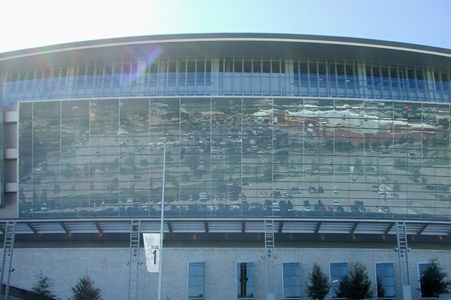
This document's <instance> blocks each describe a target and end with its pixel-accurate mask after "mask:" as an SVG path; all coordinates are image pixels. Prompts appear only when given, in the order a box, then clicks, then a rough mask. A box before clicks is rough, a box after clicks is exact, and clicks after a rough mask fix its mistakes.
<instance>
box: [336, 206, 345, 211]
mask: <svg viewBox="0 0 451 300" xmlns="http://www.w3.org/2000/svg"><path fill="white" fill-rule="evenodd" d="M335 209H336V210H337V211H338V212H344V211H345V210H344V209H343V206H341V205H337V206H335Z"/></svg>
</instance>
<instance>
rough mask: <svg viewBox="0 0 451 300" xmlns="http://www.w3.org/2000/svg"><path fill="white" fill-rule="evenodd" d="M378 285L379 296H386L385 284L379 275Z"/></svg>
mask: <svg viewBox="0 0 451 300" xmlns="http://www.w3.org/2000/svg"><path fill="white" fill-rule="evenodd" d="M376 285H377V297H378V298H385V295H386V294H387V293H386V292H385V288H384V284H383V283H382V278H380V277H379V276H378V277H377V281H376Z"/></svg>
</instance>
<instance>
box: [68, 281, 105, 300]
mask: <svg viewBox="0 0 451 300" xmlns="http://www.w3.org/2000/svg"><path fill="white" fill-rule="evenodd" d="M71 290H72V297H71V298H69V300H102V296H101V291H100V289H98V288H96V287H94V281H93V280H92V279H91V278H89V276H84V277H81V278H80V279H79V280H78V282H77V285H76V286H75V287H71Z"/></svg>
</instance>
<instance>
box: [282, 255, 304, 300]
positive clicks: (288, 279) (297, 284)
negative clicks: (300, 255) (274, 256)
mask: <svg viewBox="0 0 451 300" xmlns="http://www.w3.org/2000/svg"><path fill="white" fill-rule="evenodd" d="M300 273H301V272H300V264H299V263H298V262H294V263H283V298H284V299H299V298H301V275H300Z"/></svg>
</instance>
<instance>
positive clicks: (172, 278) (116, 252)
mask: <svg viewBox="0 0 451 300" xmlns="http://www.w3.org/2000/svg"><path fill="white" fill-rule="evenodd" d="M275 254H276V260H275V278H276V286H275V290H276V299H281V298H282V292H281V290H282V289H281V285H282V272H281V270H282V263H283V262H294V261H299V262H300V263H301V288H302V292H303V293H304V292H305V284H304V282H305V281H306V278H307V276H308V273H309V272H310V271H311V267H312V265H313V264H314V263H315V262H316V263H318V264H319V265H320V266H321V267H322V268H323V271H324V272H325V273H326V274H329V263H330V262H348V263H352V262H356V261H359V262H361V263H363V264H364V265H365V266H366V267H367V269H368V273H369V276H370V279H371V280H372V281H373V283H374V282H375V271H374V263H375V262H394V265H395V272H396V279H395V280H396V284H397V296H398V297H397V299H401V286H400V277H399V266H398V257H397V253H396V252H394V251H393V248H384V249H380V248H379V249H378V248H368V247H361V248H358V247H357V248H344V247H341V248H336V247H330V248H329V247H328V248H315V247H308V248H295V247H289V248H288V247H287V248H280V247H279V248H276V252H275ZM449 254H450V253H449V251H448V250H431V249H423V250H416V249H412V250H411V251H410V254H409V256H410V276H411V281H412V295H413V299H419V292H418V291H417V288H418V267H417V264H418V263H421V262H427V261H428V260H429V259H430V258H437V259H438V262H439V263H440V264H441V266H442V267H444V269H445V271H446V272H447V273H448V274H450V273H451V255H449ZM264 255H265V253H264V249H263V247H251V248H243V247H237V246H231V247H205V246H204V247H196V246H191V247H167V248H165V249H164V256H163V281H162V298H163V299H170V300H182V299H187V276H188V263H189V262H196V261H204V262H205V299H214V300H230V299H236V263H237V262H253V263H254V299H265V261H264V259H262V258H261V257H262V256H264ZM128 261H129V249H128V248H127V247H124V248H118V247H105V248H103V247H102V248H92V247H89V248H84V247H81V248H80V247H77V248H72V247H65V248H58V245H54V246H51V247H48V248H16V249H15V250H14V256H13V268H14V269H15V271H14V272H13V273H12V274H11V285H17V286H20V287H23V288H31V286H32V284H33V282H34V281H35V280H36V275H38V274H39V272H40V271H42V272H43V274H45V275H48V276H50V277H51V278H53V279H54V281H55V292H56V293H57V294H58V296H60V297H61V298H62V299H66V298H67V297H68V296H69V295H70V293H71V290H70V287H71V286H74V285H75V284H76V282H77V280H78V279H79V278H80V277H81V276H84V275H89V276H90V277H91V278H92V279H93V280H94V281H95V285H96V286H97V287H99V288H100V289H101V290H102V296H103V299H105V300H108V299H128V284H129V277H128V276H129V267H128V265H127V263H128ZM140 261H142V262H144V263H143V264H142V265H141V266H140V267H139V278H138V285H139V287H138V289H139V291H138V299H156V298H157V286H158V275H157V273H148V272H147V271H146V267H145V260H144V251H143V250H141V251H140ZM375 288H376V287H375V285H374V289H375ZM303 298H304V299H306V297H305V296H304V297H303Z"/></svg>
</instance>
